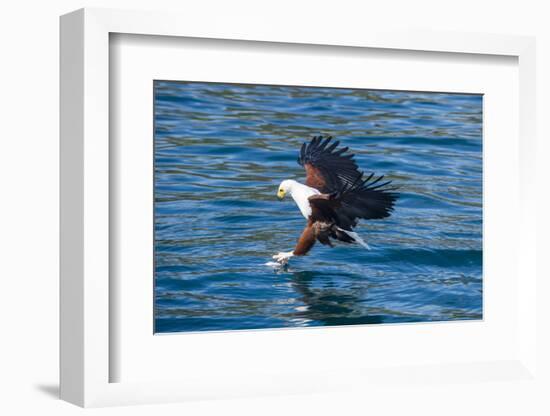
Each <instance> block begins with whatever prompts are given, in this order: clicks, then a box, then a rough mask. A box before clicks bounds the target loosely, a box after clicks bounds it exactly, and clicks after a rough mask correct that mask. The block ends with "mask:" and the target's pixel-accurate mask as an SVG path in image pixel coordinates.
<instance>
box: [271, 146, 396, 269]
mask: <svg viewBox="0 0 550 416" xmlns="http://www.w3.org/2000/svg"><path fill="white" fill-rule="evenodd" d="M331 140H332V137H331V136H327V137H323V136H314V137H313V138H312V139H311V141H310V142H309V143H304V144H303V145H302V148H301V150H300V155H299V157H298V163H299V164H300V165H301V166H303V167H304V168H305V171H306V183H305V185H304V184H302V183H299V182H297V181H295V180H292V179H287V180H284V181H283V182H281V184H280V185H279V190H278V192H277V197H278V198H279V199H280V200H282V199H283V198H284V197H285V195H287V194H289V195H290V196H292V198H293V199H294V202H296V205H298V208H299V209H300V212H301V213H302V215H303V216H304V217H305V218H306V220H307V225H306V227H305V228H304V231H303V232H302V235H301V236H300V238H299V239H298V243H297V245H296V247H295V248H294V250H293V251H289V252H281V253H279V254H276V255H274V256H273V258H274V259H275V260H277V262H279V263H280V264H286V263H288V260H289V259H290V258H291V257H292V256H304V255H306V254H307V253H308V252H309V250H311V248H312V247H313V245H314V244H315V241H316V240H319V242H320V243H322V244H326V245H328V246H330V247H333V245H332V242H331V239H334V240H339V241H343V242H345V243H358V244H360V245H362V246H364V247H365V248H368V245H367V243H365V242H364V241H363V239H361V237H359V235H358V234H357V233H355V232H354V231H353V228H354V227H355V226H356V225H357V221H358V219H359V218H363V219H367V220H373V219H379V218H386V217H388V216H390V214H391V212H392V211H393V207H394V203H395V200H396V199H397V196H398V195H397V194H396V193H395V192H393V191H394V190H395V188H393V187H389V186H388V185H389V184H390V183H391V181H384V182H382V179H383V177H384V176H383V175H382V176H379V177H377V178H376V177H375V176H374V173H371V174H370V175H368V176H366V177H365V174H364V172H362V171H360V170H359V168H358V166H357V163H356V162H355V160H354V155H353V154H351V153H348V150H349V149H348V148H347V147H342V148H338V145H339V144H340V142H338V141H334V142H331Z"/></svg>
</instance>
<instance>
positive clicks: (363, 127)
mask: <svg viewBox="0 0 550 416" xmlns="http://www.w3.org/2000/svg"><path fill="white" fill-rule="evenodd" d="M317 134H330V135H333V136H334V137H335V138H337V139H338V140H340V141H341V143H342V144H344V145H345V146H349V147H350V149H351V150H352V151H353V153H355V155H356V157H355V158H356V160H357V163H358V165H359V167H360V168H361V169H362V170H364V171H365V172H367V173H370V172H376V173H377V174H384V175H386V176H387V177H388V178H390V179H392V180H393V183H394V184H395V185H397V186H398V187H399V191H398V192H399V194H400V198H399V199H398V201H397V204H396V206H395V211H394V213H393V214H392V216H391V217H389V218H387V219H383V220H373V221H362V222H360V225H359V226H358V227H357V228H356V231H357V232H358V233H359V234H360V235H361V236H362V237H363V238H364V239H365V240H366V241H367V242H368V243H369V245H370V247H371V250H365V249H364V248H362V247H360V246H355V245H353V246H351V245H343V244H342V245H339V246H337V247H335V248H329V247H327V246H322V245H321V244H319V243H317V244H316V245H315V247H314V248H313V250H312V251H311V252H310V253H309V255H308V256H305V257H294V258H292V259H291V261H290V264H289V266H288V268H286V269H274V268H273V267H269V266H266V264H265V263H266V262H269V261H271V256H272V255H273V254H276V253H278V252H279V251H290V250H292V249H293V247H294V245H295V243H296V240H297V238H298V237H299V235H300V233H301V231H302V229H303V227H304V225H305V220H304V218H303V217H302V215H301V214H300V211H299V210H298V207H297V206H296V205H295V203H294V201H293V200H292V199H291V198H289V197H287V198H286V199H285V200H284V201H283V202H279V201H278V200H277V198H276V193H277V188H278V185H279V183H280V182H281V181H282V180H283V179H296V180H298V181H300V182H303V181H304V180H305V175H304V171H303V169H302V167H301V166H299V165H298V164H297V162H296V159H297V156H298V151H299V149H300V146H301V145H302V143H303V142H304V141H309V139H310V138H311V136H312V135H317ZM154 140H155V262H156V266H155V293H154V296H155V332H180V331H210V330H232V329H256V328H283V327H307V326H323V325H349V324H379V323H399V322H426V321H448V320H468V319H481V318H482V97H481V96H480V95H466V94H440V93H411V92H395V91H373V90H352V89H332V88H305V87H280V86H252V85H248V86H246V85H231V84H214V83H183V82H161V81H156V82H155V138H154Z"/></svg>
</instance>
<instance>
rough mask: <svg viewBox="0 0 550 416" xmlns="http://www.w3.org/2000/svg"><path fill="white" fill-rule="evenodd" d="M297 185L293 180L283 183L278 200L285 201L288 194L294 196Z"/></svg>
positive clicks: (280, 186) (278, 193)
mask: <svg viewBox="0 0 550 416" xmlns="http://www.w3.org/2000/svg"><path fill="white" fill-rule="evenodd" d="M296 183H297V182H296V181H295V180H292V179H286V180H284V181H282V182H281V184H280V185H279V190H278V191H277V198H279V199H283V198H284V197H285V196H286V194H289V195H291V196H292V189H293V188H294V185H295V184H296Z"/></svg>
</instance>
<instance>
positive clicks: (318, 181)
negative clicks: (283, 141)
mask: <svg viewBox="0 0 550 416" xmlns="http://www.w3.org/2000/svg"><path fill="white" fill-rule="evenodd" d="M331 140H332V137H331V136H327V137H323V136H314V137H313V138H312V139H311V141H310V142H309V143H304V144H303V145H302V148H301V149H300V156H299V157H298V163H299V164H300V165H302V166H303V167H304V168H305V170H306V185H307V186H311V187H312V188H315V189H318V190H319V191H321V192H322V193H332V192H338V191H341V190H342V189H343V187H344V186H345V185H351V184H353V183H354V182H355V181H356V180H357V178H358V177H360V176H361V174H362V173H361V172H360V171H359V169H358V167H357V164H356V163H355V160H354V159H353V156H354V155H353V154H351V153H347V152H348V148H347V147H343V148H341V149H337V147H338V145H339V144H340V142H338V141H334V142H332V143H331Z"/></svg>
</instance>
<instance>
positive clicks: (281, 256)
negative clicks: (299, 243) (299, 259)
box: [273, 251, 294, 264]
mask: <svg viewBox="0 0 550 416" xmlns="http://www.w3.org/2000/svg"><path fill="white" fill-rule="evenodd" d="M292 256H294V253H293V252H292V251H289V252H288V253H284V252H281V253H278V254H275V255H274V256H273V259H274V260H277V261H278V262H279V263H281V264H287V263H288V261H289V260H290V258H291V257H292Z"/></svg>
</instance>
